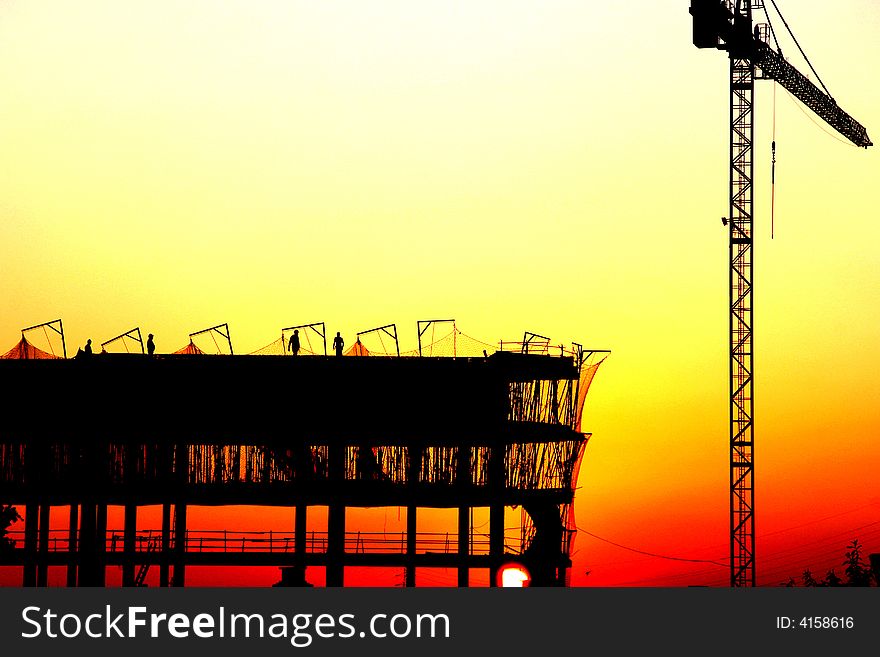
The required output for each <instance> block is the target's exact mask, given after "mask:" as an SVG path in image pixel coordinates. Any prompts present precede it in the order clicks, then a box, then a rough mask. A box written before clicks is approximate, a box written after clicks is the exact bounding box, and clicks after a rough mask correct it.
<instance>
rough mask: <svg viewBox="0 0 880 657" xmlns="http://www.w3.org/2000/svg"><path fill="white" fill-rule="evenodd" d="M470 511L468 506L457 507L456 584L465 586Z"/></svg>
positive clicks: (468, 582) (467, 575)
mask: <svg viewBox="0 0 880 657" xmlns="http://www.w3.org/2000/svg"><path fill="white" fill-rule="evenodd" d="M470 512H471V509H470V507H468V506H460V507H458V558H459V564H458V585H459V586H460V587H466V586H469V585H470V569H469V567H468V559H469V556H470V540H469V539H470V531H471V522H470Z"/></svg>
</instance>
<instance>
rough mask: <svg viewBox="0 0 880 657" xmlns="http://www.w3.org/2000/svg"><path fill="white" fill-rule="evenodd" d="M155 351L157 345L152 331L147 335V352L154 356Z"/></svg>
mask: <svg viewBox="0 0 880 657" xmlns="http://www.w3.org/2000/svg"><path fill="white" fill-rule="evenodd" d="M155 351H156V345H155V344H153V334H152V333H150V334H149V335H148V336H147V354H149V355H150V356H152V355H153V353H155Z"/></svg>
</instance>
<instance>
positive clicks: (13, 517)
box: [0, 504, 22, 553]
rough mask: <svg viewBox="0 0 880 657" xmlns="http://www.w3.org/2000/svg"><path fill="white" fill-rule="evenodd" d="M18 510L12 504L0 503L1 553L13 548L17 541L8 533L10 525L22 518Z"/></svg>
mask: <svg viewBox="0 0 880 657" xmlns="http://www.w3.org/2000/svg"><path fill="white" fill-rule="evenodd" d="M21 519H22V518H21V516H20V515H18V510H17V509H16V508H15V507H14V506H11V505H7V504H0V553H2V552H7V551H8V550H12V549H13V548H14V547H15V541H13V540H12V539H11V538H9V537H8V536H7V535H6V532H7V530H8V529H9V526H10V525H12V524H13V523H15V522H17V521H19V520H21Z"/></svg>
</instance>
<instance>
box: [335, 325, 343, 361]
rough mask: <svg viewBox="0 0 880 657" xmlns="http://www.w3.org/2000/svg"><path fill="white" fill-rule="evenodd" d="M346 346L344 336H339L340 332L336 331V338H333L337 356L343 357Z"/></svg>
mask: <svg viewBox="0 0 880 657" xmlns="http://www.w3.org/2000/svg"><path fill="white" fill-rule="evenodd" d="M344 346H345V341H344V340H343V339H342V336H341V335H339V331H336V337H335V338H333V349H334V351H336V355H337V356H341V355H342V348H343V347H344Z"/></svg>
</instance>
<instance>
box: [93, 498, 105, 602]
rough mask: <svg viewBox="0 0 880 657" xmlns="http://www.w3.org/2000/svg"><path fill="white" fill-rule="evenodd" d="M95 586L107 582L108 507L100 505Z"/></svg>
mask: <svg viewBox="0 0 880 657" xmlns="http://www.w3.org/2000/svg"><path fill="white" fill-rule="evenodd" d="M95 548H96V549H95V556H96V560H95V561H96V568H95V586H104V585H105V584H106V582H107V505H106V504H99V505H98V508H97V513H96V514H95Z"/></svg>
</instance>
